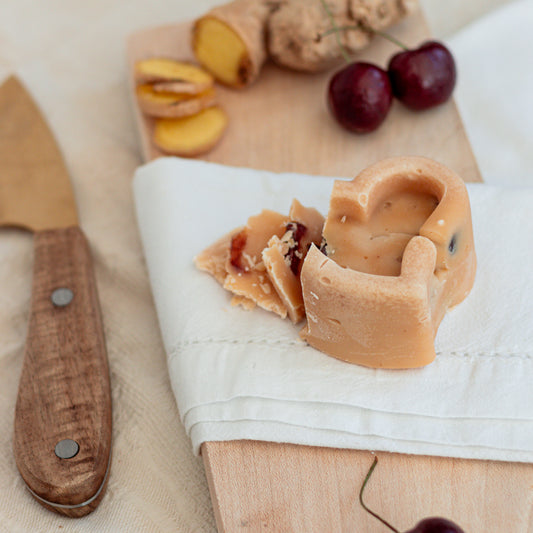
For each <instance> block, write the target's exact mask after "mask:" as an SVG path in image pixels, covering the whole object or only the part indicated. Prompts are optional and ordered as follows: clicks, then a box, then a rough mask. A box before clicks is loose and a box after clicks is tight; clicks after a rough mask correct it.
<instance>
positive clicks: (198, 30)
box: [192, 0, 417, 88]
mask: <svg viewBox="0 0 533 533" xmlns="http://www.w3.org/2000/svg"><path fill="white" fill-rule="evenodd" d="M326 5H327V10H326V9H325V8H324V5H323V2H322V0H234V1H233V2H230V3H229V4H225V5H222V6H219V7H216V8H214V9H213V10H211V11H209V12H208V13H207V14H206V15H204V16H203V17H200V18H199V19H198V20H197V21H196V23H195V25H194V30H193V36H192V48H193V51H194V53H195V55H196V58H197V59H198V61H199V62H200V63H201V64H202V65H203V66H204V67H205V68H206V69H207V70H208V71H209V72H211V73H212V74H213V76H215V78H216V79H218V80H219V81H221V82H222V83H225V84H226V85H230V86H232V87H237V88H240V87H245V86H247V85H249V84H250V83H252V82H253V81H254V80H255V79H256V78H257V76H258V75H259V71H260V69H261V66H262V65H263V63H264V62H265V60H266V59H267V58H270V59H272V60H273V61H274V62H276V63H277V64H279V65H281V66H284V67H289V68H291V69H294V70H298V71H306V72H318V71H321V70H325V69H327V68H331V67H333V66H334V65H335V64H336V63H338V62H339V61H340V60H341V59H342V50H341V48H340V47H339V43H338V41H337V37H336V36H335V35H334V34H332V33H327V34H326V32H328V31H329V30H331V29H332V22H331V19H330V18H333V21H334V23H335V25H336V26H337V27H339V28H345V27H350V28H351V29H349V30H348V29H341V30H340V32H339V35H338V38H339V39H340V42H341V44H342V46H343V48H344V49H345V50H346V51H347V52H348V53H354V52H357V51H358V50H361V49H362V48H364V47H365V46H366V45H367V44H368V43H369V42H370V40H371V38H372V36H373V31H374V30H378V31H379V30H383V29H385V28H388V27H390V26H392V25H393V24H395V23H397V22H398V21H399V20H401V19H402V18H403V17H405V16H406V15H408V14H409V13H411V12H412V11H414V9H415V7H416V6H417V0H326Z"/></svg>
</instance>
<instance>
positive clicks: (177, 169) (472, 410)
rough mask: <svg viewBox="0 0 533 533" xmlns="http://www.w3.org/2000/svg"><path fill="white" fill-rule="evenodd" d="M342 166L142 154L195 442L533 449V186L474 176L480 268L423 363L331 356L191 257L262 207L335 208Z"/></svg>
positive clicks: (514, 453)
mask: <svg viewBox="0 0 533 533" xmlns="http://www.w3.org/2000/svg"><path fill="white" fill-rule="evenodd" d="M331 186H332V178H325V177H316V176H304V175H299V174H274V173H270V172H266V171H257V170H251V169H244V168H232V167H227V166H222V165H217V164H212V163H206V162H202V161H190V160H183V159H179V158H162V159H159V160H156V161H155V162H152V163H150V164H148V165H145V166H144V167H141V168H140V169H138V170H137V172H136V175H135V180H134V192H135V200H136V207H137V215H138V221H139V227H140V232H141V237H142V241H143V245H144V249H145V255H146V259H147V263H148V269H149V273H150V280H151V284H152V290H153V294H154V298H155V303H156V307H157V312H158V316H159V322H160V326H161V331H162V334H163V340H164V343H165V347H166V351H167V354H168V366H169V372H170V377H171V381H172V385H173V390H174V393H175V395H176V398H177V403H178V407H179V410H180V414H181V418H182V420H183V423H184V425H185V428H186V430H187V432H188V434H189V435H190V437H191V439H192V444H193V448H194V450H195V452H198V451H199V447H200V445H201V443H202V442H204V441H212V440H229V439H259V440H268V441H277V442H292V443H299V444H309V445H319V446H333V447H341V448H358V449H373V450H387V451H395V452H404V453H415V454H431V455H445V456H456V457H465V458H479V459H499V460H509V461H528V462H529V461H532V460H533V387H532V378H533V350H532V348H531V347H532V346H533V328H532V327H531V326H532V325H533V269H532V265H533V239H532V235H533V217H531V215H530V212H531V205H533V189H528V188H520V189H518V188H515V189H510V188H507V189H506V188H502V187H498V186H490V185H485V184H476V185H469V186H468V190H469V194H470V199H471V204H472V211H473V223H474V233H475V243H476V250H477V255H478V272H477V276H476V282H475V285H474V288H473V290H472V292H471V294H470V295H469V297H468V298H467V299H466V300H465V301H464V302H463V303H462V304H461V305H459V306H458V307H456V308H455V309H454V310H452V311H451V312H449V313H448V315H447V316H446V317H445V318H444V320H443V322H442V324H441V326H440V329H439V332H438V336H437V340H436V350H437V358H436V360H435V361H434V362H433V363H432V364H430V365H429V366H427V367H425V368H422V369H416V370H401V371H398V370H376V369H369V368H364V367H360V366H356V365H350V364H348V363H344V362H341V361H338V360H336V359H333V358H331V357H329V356H327V355H325V354H323V353H321V352H319V351H317V350H315V349H313V348H311V347H309V346H307V345H306V344H305V343H303V342H302V341H300V340H299V338H298V331H299V328H300V327H301V326H294V325H292V324H291V323H290V322H289V321H288V320H285V321H283V320H281V319H279V318H278V317H277V316H275V315H273V314H271V313H267V312H266V311H263V310H260V309H256V310H253V311H245V310H243V309H241V308H236V307H232V306H231V305H230V295H229V293H228V292H226V291H225V290H223V289H222V288H221V287H220V285H218V283H217V282H216V281H215V280H214V279H213V278H212V277H211V276H209V275H208V274H206V273H204V272H200V271H198V270H197V269H196V268H195V266H194V264H193V257H194V256H195V255H196V254H198V253H199V252H200V251H201V250H202V249H203V248H205V247H206V246H207V245H209V244H211V243H212V242H213V241H214V240H215V239H217V238H218V237H219V236H221V235H223V234H224V233H226V232H227V231H229V230H231V229H233V228H234V227H237V226H240V225H242V224H243V223H245V222H246V220H247V218H248V217H249V216H250V215H252V214H256V213H258V212H259V211H260V210H261V209H263V208H271V209H275V210H278V211H280V212H282V213H287V212H288V209H289V205H290V202H291V201H292V199H293V198H298V199H299V200H300V201H301V202H302V203H303V204H304V205H309V206H314V207H317V208H318V209H319V210H320V211H321V212H322V213H324V214H326V213H327V207H328V202H329V196H330V192H331Z"/></svg>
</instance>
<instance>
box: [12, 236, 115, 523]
mask: <svg viewBox="0 0 533 533" xmlns="http://www.w3.org/2000/svg"><path fill="white" fill-rule="evenodd" d="M34 245H35V255H34V272H33V290H32V303H31V315H30V320H29V330H28V338H27V341H26V350H25V354H24V363H23V367H22V374H21V378H20V385H19V391H18V398H17V405H16V409H15V430H14V442H13V449H14V454H15V460H16V462H17V467H18V469H19V471H20V473H21V475H22V477H23V479H24V481H25V482H26V484H27V486H28V488H29V489H30V491H31V493H32V495H33V496H34V497H35V498H36V499H37V500H38V501H39V502H40V503H41V504H43V505H44V506H45V507H47V508H49V509H51V510H54V511H56V512H59V513H61V514H65V515H68V516H73V517H77V516H83V515H86V514H87V513H89V512H91V511H92V510H93V509H94V508H96V506H97V505H98V503H99V502H100V500H101V498H102V496H103V494H104V491H105V486H106V482H107V476H108V470H109V464H110V457H111V427H112V417H111V393H110V381H109V369H108V363H107V353H106V346H105V339H104V330H103V326H102V317H101V312H100V306H99V302H98V295H97V290H96V283H95V279H94V272H93V266H92V259H91V255H90V251H89V246H88V243H87V240H86V238H85V236H84V235H83V233H82V231H81V230H80V229H79V228H78V227H70V228H66V229H56V230H46V231H40V232H37V233H36V234H35V237H34ZM72 441H73V442H72ZM58 443H61V444H59V446H58ZM77 447H78V451H77V453H76V454H75V455H74V456H72V457H70V458H68V456H70V455H72V454H73V453H74V452H76V448H77ZM56 451H57V453H56ZM60 456H61V457H60Z"/></svg>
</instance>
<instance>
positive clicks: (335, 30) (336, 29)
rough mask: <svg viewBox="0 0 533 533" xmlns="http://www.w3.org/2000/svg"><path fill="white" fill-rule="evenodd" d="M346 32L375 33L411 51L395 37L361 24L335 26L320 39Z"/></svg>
mask: <svg viewBox="0 0 533 533" xmlns="http://www.w3.org/2000/svg"><path fill="white" fill-rule="evenodd" d="M345 30H364V31H368V32H370V33H375V34H376V35H379V36H380V37H383V38H384V39H387V40H388V41H390V42H391V43H394V44H395V45H396V46H399V47H400V48H403V49H404V50H409V48H408V47H407V46H406V45H405V44H403V43H402V42H401V41H399V40H398V39H396V38H395V37H393V36H392V35H389V34H388V33H385V32H383V31H380V30H374V29H372V28H367V27H365V26H362V25H360V24H355V25H351V26H336V25H335V26H333V27H332V28H330V29H329V30H326V31H325V32H324V33H321V34H320V37H326V36H327V35H330V34H332V33H336V34H337V35H338V32H340V31H345Z"/></svg>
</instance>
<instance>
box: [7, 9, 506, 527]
mask: <svg viewBox="0 0 533 533" xmlns="http://www.w3.org/2000/svg"><path fill="white" fill-rule="evenodd" d="M216 3H217V2H215V1H214V0H195V1H193V0H173V1H170V0H158V1H157V2H148V1H146V0H144V1H142V0H129V1H126V0H94V1H90V2H86V1H85V2H81V1H79V0H69V1H67V0H44V1H43V0H2V1H1V2H0V81H1V80H3V79H4V78H5V77H7V76H8V75H9V74H11V73H16V74H17V75H19V76H20V77H21V78H22V79H23V80H24V82H25V83H26V85H27V86H28V87H29V89H30V90H31V92H32V93H33V95H34V97H35V99H36V100H37V102H38V103H39V105H40V106H41V108H42V109H43V111H44V113H45V114H46V116H47V119H48V120H49V122H50V124H51V126H52V128H53V130H54V132H55V134H56V137H57V139H58V141H59V143H60V145H61V147H62V150H63V153H64V155H65V158H66V161H67V165H68V167H69V170H70V172H71V175H72V181H73V184H74V190H75V194H76V197H77V201H78V204H79V211H80V219H81V225H82V227H83V228H84V230H85V232H86V234H87V236H88V238H89V241H90V244H91V247H92V252H93V255H94V260H95V266H96V276H97V282H98V287H99V291H100V298H101V304H102V310H103V315H104V321H105V331H106V337H107V344H108V352H109V361H110V367H111V380H112V387H113V402H114V413H113V422H114V433H113V438H114V456H113V464H112V470H111V477H110V480H109V485H108V489H107V494H106V497H105V498H104V500H103V501H102V503H101V504H100V507H99V508H98V509H97V510H96V511H95V512H94V513H92V514H91V515H89V516H88V517H86V518H84V519H81V520H72V519H68V518H63V517H59V516H57V515H55V514H53V513H50V512H48V511H46V510H44V509H43V508H41V507H40V506H39V505H38V504H37V503H35V502H34V500H33V499H32V498H31V496H30V495H29V493H28V492H27V491H26V490H25V488H24V484H23V482H22V480H21V478H20V476H19V475H18V472H17V469H16V466H15V462H14V459H13V456H12V451H11V439H12V423H13V413H14V406H15V400H16V392H17V381H18V377H19V374H20V370H21V364H22V355H23V348H24V339H25V336H26V327H27V316H28V309H29V303H30V284H31V268H32V256H33V250H32V238H31V235H29V234H26V233H24V232H22V231H16V230H8V229H3V230H1V231H0V532H10V533H11V532H19V531H21V532H40V531H43V532H48V531H63V532H87V531H98V532H104V531H110V532H111V531H112V532H130V531H131V532H134V531H135V532H166V531H179V532H187V533H189V532H204V531H205V532H210V531H214V530H215V523H214V518H213V514H212V509H211V503H210V499H209V494H208V490H207V483H206V481H205V477H204V471H203V465H202V462H201V459H199V458H197V457H194V456H193V455H192V452H191V447H190V443H189V440H188V438H187V436H186V435H185V433H184V430H183V427H182V426H181V423H180V421H179V416H178V412H177V409H176V405H175V402H174V397H173V396H172V393H171V390H170V386H169V380H168V375H167V371H166V363H165V354H164V351H163V346H162V343H161V339H160V336H159V329H158V325H157V320H156V316H155V311H154V307H153V302H152V298H151V294H150V287H149V285H148V279H147V274H146V270H145V263H144V259H143V256H142V250H141V245H140V240H139V236H138V234H137V227H136V222H135V213H134V209H133V202H132V191H131V178H132V175H133V172H134V169H135V168H136V167H137V166H138V165H139V164H140V163H141V160H140V154H139V148H138V143H137V137H136V132H135V129H134V122H133V117H132V114H131V112H130V103H129V100H128V93H127V83H126V68H125V55H124V45H125V39H126V36H127V35H128V34H129V33H131V32H133V31H135V30H137V29H140V28H144V27H147V26H152V25H159V24H167V23H171V22H173V21H178V20H182V19H189V18H193V17H195V16H197V15H199V14H201V13H203V12H204V11H206V10H207V9H208V8H209V7H210V6H212V5H214V4H216ZM503 3H505V0H475V1H470V2H464V1H463V0H450V1H447V2H442V1H440V0H422V4H423V6H424V9H425V11H426V14H427V17H428V20H429V23H430V26H431V27H432V29H433V32H434V34H435V35H436V36H437V37H439V38H446V37H447V36H449V35H451V34H452V33H453V32H454V31H456V30H458V29H459V28H461V27H462V26H464V25H465V24H467V23H468V22H470V21H472V20H475V19H476V18H477V17H479V16H481V15H482V14H483V13H486V12H488V11H490V10H491V9H494V8H495V7H497V6H498V5H500V4H503Z"/></svg>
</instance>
